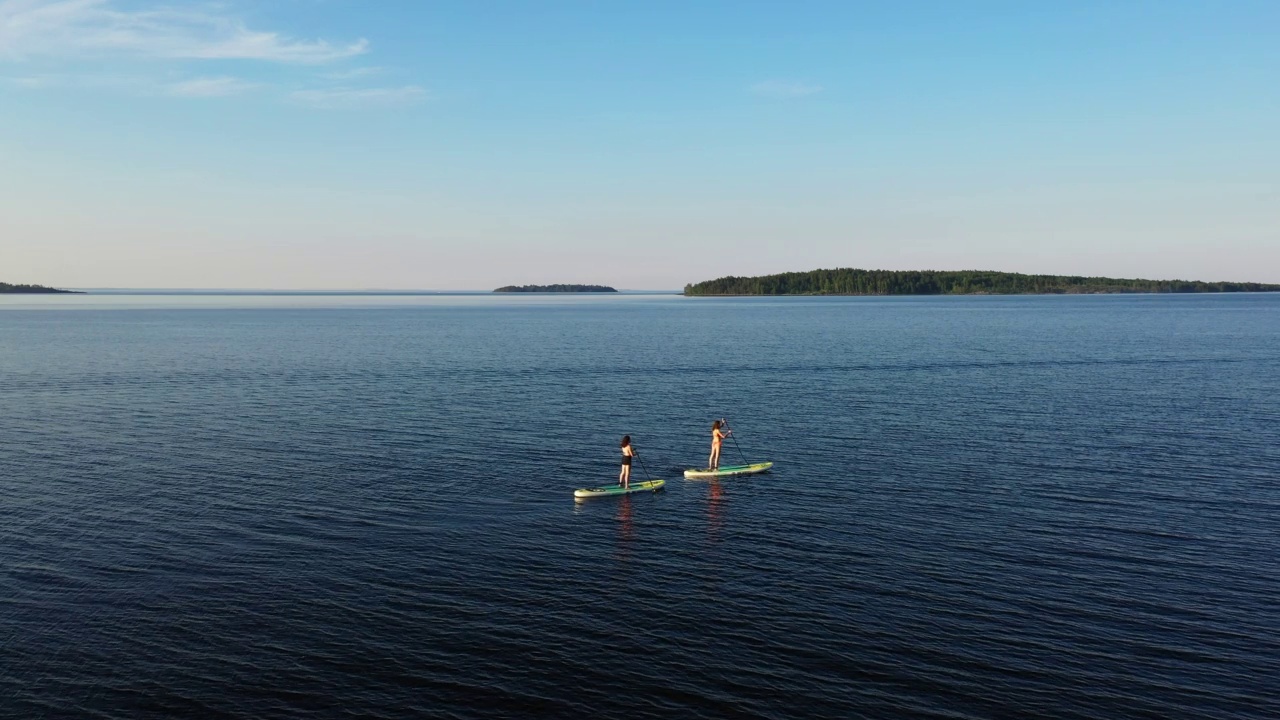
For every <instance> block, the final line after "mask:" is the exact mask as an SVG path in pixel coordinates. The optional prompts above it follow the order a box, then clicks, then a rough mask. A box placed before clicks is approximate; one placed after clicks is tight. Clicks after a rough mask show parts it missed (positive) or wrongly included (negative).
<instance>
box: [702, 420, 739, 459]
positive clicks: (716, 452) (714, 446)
mask: <svg viewBox="0 0 1280 720" xmlns="http://www.w3.org/2000/svg"><path fill="white" fill-rule="evenodd" d="M721 422H723V421H722V420H716V421H715V422H713V423H711V457H710V458H709V459H708V460H707V468H708V469H710V470H717V469H719V467H720V442H721V441H723V440H724V439H725V438H727V437H729V436H730V435H732V434H733V431H732V430H729V431H728V432H724V431H722V430H720V423H721Z"/></svg>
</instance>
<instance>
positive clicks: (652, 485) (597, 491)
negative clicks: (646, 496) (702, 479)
mask: <svg viewBox="0 0 1280 720" xmlns="http://www.w3.org/2000/svg"><path fill="white" fill-rule="evenodd" d="M666 484H667V481H666V480H645V481H644V482H634V481H633V482H632V483H631V487H626V488H624V487H622V486H621V485H605V486H604V487H596V488H579V489H577V490H574V491H573V496H574V497H576V498H589V497H605V496H608V495H630V494H631V493H637V492H645V491H646V490H648V491H653V492H657V491H658V490H660V489H661V488H662V486H663V485H666Z"/></svg>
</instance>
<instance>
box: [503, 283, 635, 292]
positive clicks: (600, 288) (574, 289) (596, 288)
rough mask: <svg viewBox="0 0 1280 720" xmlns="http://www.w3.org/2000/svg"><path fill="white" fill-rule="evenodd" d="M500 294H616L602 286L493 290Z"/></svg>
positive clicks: (505, 288)
mask: <svg viewBox="0 0 1280 720" xmlns="http://www.w3.org/2000/svg"><path fill="white" fill-rule="evenodd" d="M494 292H500V293H520V292H523V293H609V292H612V293H616V292H618V291H617V290H614V289H613V288H611V287H606V286H604V285H506V286H503V287H500V288H498V289H497V290H494Z"/></svg>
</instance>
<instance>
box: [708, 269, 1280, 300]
mask: <svg viewBox="0 0 1280 720" xmlns="http://www.w3.org/2000/svg"><path fill="white" fill-rule="evenodd" d="M1206 292H1280V285H1268V284H1264V283H1251V282H1197V281H1191V280H1128V279H1117V278H1104V277H1082V276H1079V275H1023V274H1022V273H1006V272H995V271H989V270H945V271H940V270H858V269H855V268H840V269H835V270H811V271H809V272H790V273H781V274H778V275H761V276H758V277H722V278H719V279H717V280H707V281H704V282H700V283H694V284H690V285H685V286H684V294H685V295H688V296H707V295H1068V294H1071V295H1074V294H1100V293H1206Z"/></svg>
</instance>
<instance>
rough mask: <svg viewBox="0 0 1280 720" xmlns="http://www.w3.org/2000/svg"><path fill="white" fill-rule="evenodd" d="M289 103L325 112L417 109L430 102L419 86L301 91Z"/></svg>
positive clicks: (292, 96) (290, 95) (425, 92)
mask: <svg viewBox="0 0 1280 720" xmlns="http://www.w3.org/2000/svg"><path fill="white" fill-rule="evenodd" d="M289 99H290V100H292V101H293V102H295V103H297V104H299V105H307V106H310V107H314V108H321V109H325V110H338V109H356V108H387V107H403V106H405V105H413V104H416V103H419V102H422V101H423V100H426V99H427V91H426V90H424V89H422V88H421V87H418V86H417V85H406V86H404V87H389V88H349V87H340V88H327V89H321V90H298V91H295V92H293V93H290V94H289Z"/></svg>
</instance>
